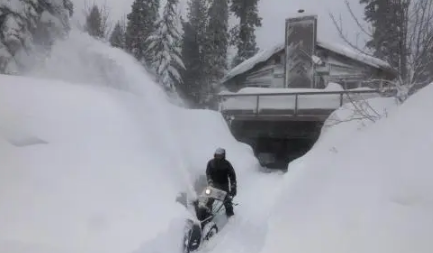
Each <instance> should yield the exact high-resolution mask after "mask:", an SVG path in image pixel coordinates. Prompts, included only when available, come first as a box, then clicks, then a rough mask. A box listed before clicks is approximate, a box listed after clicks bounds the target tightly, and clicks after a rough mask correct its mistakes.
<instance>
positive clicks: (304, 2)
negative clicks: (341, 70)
mask: <svg viewBox="0 0 433 253" xmlns="http://www.w3.org/2000/svg"><path fill="white" fill-rule="evenodd" d="M72 1H73V3H74V4H75V10H76V14H75V18H76V19H79V20H82V10H83V9H84V6H85V3H86V2H93V1H95V2H96V3H100V4H102V3H107V5H108V6H109V8H110V18H111V19H112V20H113V22H115V21H116V20H118V19H120V18H121V17H122V16H123V15H125V14H126V13H129V12H130V10H131V4H132V2H133V0H92V1H90V0H72ZM180 1H181V3H180V5H181V6H180V7H181V9H182V12H183V15H185V14H186V7H187V6H186V2H187V0H180ZM259 1H260V2H259V12H260V13H259V15H260V16H261V17H262V18H263V20H262V27H260V28H258V29H257V30H256V36H257V44H258V46H259V47H260V48H261V49H264V48H268V47H270V46H273V45H275V44H276V43H281V42H283V41H284V24H285V19H286V18H288V17H290V16H291V14H292V13H296V11H297V10H298V9H304V10H305V12H306V13H314V14H316V15H318V39H319V40H326V41H335V42H338V43H340V44H345V42H344V41H343V40H342V39H341V38H340V36H339V34H338V32H337V29H336V28H335V26H334V24H333V23H332V20H331V19H330V17H329V13H332V14H334V15H335V16H336V17H337V18H338V17H339V16H340V15H341V17H342V20H343V21H344V32H345V33H347V36H348V37H349V38H350V39H351V41H352V42H354V43H358V44H359V45H362V44H363V41H362V40H361V39H357V35H358V36H359V35H363V34H360V29H359V28H358V26H357V25H356V23H355V22H354V21H353V19H352V17H351V15H350V13H349V11H348V10H347V7H346V4H345V0H259ZM349 2H350V5H351V6H352V9H353V11H354V12H355V14H356V15H357V16H358V17H360V18H362V7H361V6H360V5H359V4H358V1H353V0H352V1H351V0H349ZM163 4H165V1H164V0H162V1H161V6H163ZM231 21H232V22H233V21H235V20H233V19H232V20H231ZM81 22H82V21H81Z"/></svg>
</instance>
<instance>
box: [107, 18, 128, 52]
mask: <svg viewBox="0 0 433 253" xmlns="http://www.w3.org/2000/svg"><path fill="white" fill-rule="evenodd" d="M125 32H126V31H125V26H124V25H123V23H122V22H120V21H118V22H117V23H116V25H115V26H114V29H113V32H112V33H111V36H110V45H111V46H112V47H117V48H122V49H124V48H125Z"/></svg>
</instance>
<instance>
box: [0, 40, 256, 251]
mask: <svg viewBox="0 0 433 253" xmlns="http://www.w3.org/2000/svg"><path fill="white" fill-rule="evenodd" d="M55 47H56V48H55V49H54V51H53V53H52V56H51V58H50V59H49V60H48V61H47V64H46V65H45V66H40V68H39V69H36V70H34V72H32V73H29V76H28V77H16V76H6V75H2V76H0V108H1V109H0V122H1V134H2V135H1V136H2V137H3V138H0V140H1V141H0V149H1V152H0V155H1V158H0V227H1V228H2V229H1V230H0V251H1V252H8V253H34V252H36V253H39V252H41V253H42V252H45V253H46V252H48V253H60V252H61V253H64V252H70V253H76V252H81V253H95V252H104V253H111V252H112V253H115V252H116V253H118V252H133V251H136V250H140V249H141V250H145V249H148V248H149V247H150V246H149V245H150V244H149V243H151V241H152V240H153V239H156V240H158V238H159V239H161V238H162V239H164V240H167V237H164V236H163V235H164V234H165V233H169V235H170V239H172V240H175V239H176V236H179V237H180V236H182V234H179V233H176V231H175V230H174V231H169V230H168V229H169V228H172V229H177V228H179V225H180V224H181V223H182V224H183V221H184V218H185V217H188V216H190V215H191V214H190V213H188V212H187V211H186V209H185V208H184V207H183V206H182V205H181V204H179V203H178V202H176V201H175V200H176V197H177V196H178V194H179V193H181V192H188V193H190V191H191V188H192V186H193V183H194V181H195V180H196V179H197V178H198V177H199V176H201V175H204V170H205V165H206V162H207V161H208V159H210V158H211V157H212V154H213V152H214V150H215V149H216V148H217V147H220V146H221V147H224V148H226V150H227V157H228V159H230V161H231V162H232V164H233V165H234V167H235V168H236V172H237V173H238V177H239V184H241V185H244V184H248V182H249V181H248V178H250V177H249V176H248V175H250V174H251V175H252V176H254V175H256V174H258V172H257V171H256V170H257V169H256V167H257V160H256V159H255V158H254V157H253V153H252V150H251V148H250V147H248V146H246V145H244V144H240V143H239V142H237V141H236V140H235V139H234V138H233V137H232V136H231V134H230V132H229V130H228V127H227V125H226V123H225V121H224V119H223V118H222V116H221V115H220V114H219V113H217V112H211V111H206V110H185V109H180V108H178V107H174V106H172V105H171V103H170V102H169V101H168V99H167V97H166V96H165V95H164V94H163V93H162V89H161V88H160V87H159V86H157V85H156V84H154V83H153V82H152V81H151V80H150V77H148V76H147V74H146V73H144V71H142V70H141V67H140V66H139V64H138V63H136V62H135V61H134V60H133V59H132V58H131V57H130V56H128V55H126V54H125V53H123V52H122V51H120V50H117V49H112V48H109V47H108V46H107V45H104V44H103V43H102V42H98V41H95V40H93V39H91V38H89V37H87V36H85V35H82V34H79V33H76V32H74V33H71V34H70V37H69V38H68V40H66V41H64V42H59V43H58V44H57V45H56V46H55ZM77 52H78V53H77ZM86 60H88V62H87V63H86V62H85V61H86ZM80 63H81V64H80ZM92 63H93V66H92ZM95 63H97V64H95ZM87 68H91V69H90V70H89V69H87ZM119 73H122V74H123V75H119ZM36 76H38V78H36ZM41 77H43V78H41ZM115 77H116V80H117V81H119V83H118V86H111V85H104V80H105V81H109V80H110V79H113V78H115ZM77 80H81V81H83V83H81V82H78V81H77ZM86 80H88V83H86V82H85V81H86ZM94 80H97V81H98V82H96V83H89V82H92V81H94ZM121 85H122V86H121ZM107 86H108V87H107ZM35 140H40V141H35ZM17 143H19V145H16V144H17ZM242 194H246V193H242V190H240V193H239V195H240V196H242ZM168 246H169V247H176V245H175V244H174V243H173V244H169V245H168ZM159 247H162V246H161V245H159ZM172 249H173V248H172ZM174 250H176V249H173V251H174Z"/></svg>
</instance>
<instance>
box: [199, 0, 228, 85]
mask: <svg viewBox="0 0 433 253" xmlns="http://www.w3.org/2000/svg"><path fill="white" fill-rule="evenodd" d="M208 16H209V22H208V25H207V28H206V41H207V43H206V48H205V49H206V57H205V58H206V59H207V61H208V62H207V64H206V65H207V67H208V71H207V73H206V74H207V75H208V76H209V77H210V82H211V83H217V82H218V80H220V79H221V78H222V77H223V76H224V74H225V71H226V70H227V66H226V64H227V50H228V44H229V38H230V37H229V33H228V19H229V11H228V1H227V0H213V1H212V5H211V6H210V8H209V14H208Z"/></svg>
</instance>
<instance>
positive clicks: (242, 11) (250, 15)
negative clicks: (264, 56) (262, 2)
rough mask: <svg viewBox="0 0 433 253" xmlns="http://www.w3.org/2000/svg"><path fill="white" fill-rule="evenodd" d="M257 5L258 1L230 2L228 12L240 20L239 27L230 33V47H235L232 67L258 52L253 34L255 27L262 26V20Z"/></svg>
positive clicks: (242, 0)
mask: <svg viewBox="0 0 433 253" xmlns="http://www.w3.org/2000/svg"><path fill="white" fill-rule="evenodd" d="M257 5H258V0H232V4H231V6H230V10H231V11H232V12H233V13H234V14H235V16H236V17H238V18H239V19H240V23H239V25H236V26H235V27H234V28H233V29H232V30H231V31H230V32H231V36H232V41H231V42H232V45H235V46H236V47H237V54H236V56H235V58H234V59H233V66H236V65H238V64H239V63H241V62H243V61H245V60H246V59H248V58H250V57H252V56H254V55H255V54H256V53H257V52H258V50H259V49H258V48H257V45H256V36H255V34H254V32H255V28H256V27H261V26H262V18H260V17H259V14H258V7H257Z"/></svg>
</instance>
